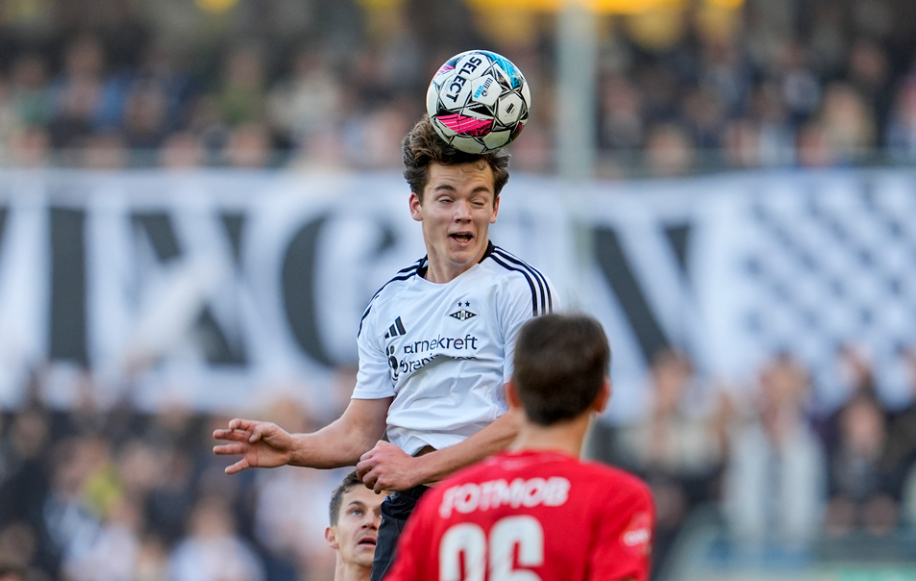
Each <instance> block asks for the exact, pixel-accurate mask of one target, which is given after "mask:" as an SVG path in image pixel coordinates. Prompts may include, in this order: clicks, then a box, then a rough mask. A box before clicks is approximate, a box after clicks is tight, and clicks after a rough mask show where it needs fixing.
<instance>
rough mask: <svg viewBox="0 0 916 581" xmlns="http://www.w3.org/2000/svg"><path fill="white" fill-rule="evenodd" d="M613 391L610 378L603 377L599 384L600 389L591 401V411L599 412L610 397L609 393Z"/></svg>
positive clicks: (605, 405)
mask: <svg viewBox="0 0 916 581" xmlns="http://www.w3.org/2000/svg"><path fill="white" fill-rule="evenodd" d="M613 392H614V387H613V385H612V384H611V378H610V377H605V378H604V383H602V384H601V390H600V391H599V392H598V395H596V396H595V401H594V402H592V411H593V412H595V413H597V414H600V413H601V412H603V411H604V408H606V407H607V403H608V401H610V399H611V394H612V393H613Z"/></svg>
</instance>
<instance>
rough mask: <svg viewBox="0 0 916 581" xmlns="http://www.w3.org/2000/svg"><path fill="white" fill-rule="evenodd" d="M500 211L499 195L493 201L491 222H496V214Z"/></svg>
mask: <svg viewBox="0 0 916 581" xmlns="http://www.w3.org/2000/svg"><path fill="white" fill-rule="evenodd" d="M498 213H499V196H496V199H495V200H494V201H493V215H492V216H490V224H496V215H497V214H498Z"/></svg>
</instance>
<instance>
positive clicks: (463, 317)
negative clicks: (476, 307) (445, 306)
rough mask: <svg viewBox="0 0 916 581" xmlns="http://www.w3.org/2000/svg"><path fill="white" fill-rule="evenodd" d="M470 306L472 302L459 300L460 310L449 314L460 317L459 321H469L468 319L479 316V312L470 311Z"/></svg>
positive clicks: (456, 317)
mask: <svg viewBox="0 0 916 581" xmlns="http://www.w3.org/2000/svg"><path fill="white" fill-rule="evenodd" d="M470 306H471V303H470V302H468V301H458V310H457V311H455V312H454V313H449V315H448V316H449V317H453V318H455V319H458V320H459V321H467V320H468V319H471V318H474V317H476V316H477V313H475V312H473V311H469V310H468V309H467V307H470ZM462 307H464V308H462Z"/></svg>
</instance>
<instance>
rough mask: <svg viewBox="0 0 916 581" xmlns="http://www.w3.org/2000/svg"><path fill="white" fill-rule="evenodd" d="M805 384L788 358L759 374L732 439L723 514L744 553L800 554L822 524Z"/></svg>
mask: <svg viewBox="0 0 916 581" xmlns="http://www.w3.org/2000/svg"><path fill="white" fill-rule="evenodd" d="M808 389H809V378H808V374H807V372H806V370H805V368H804V367H803V366H802V365H801V363H800V362H798V361H797V360H796V359H795V358H794V357H792V356H791V355H790V354H787V353H781V354H778V355H776V356H775V357H774V358H773V359H772V360H770V361H769V362H767V364H766V365H765V367H764V368H763V370H762V371H761V374H760V383H759V386H758V389H757V391H756V393H754V394H753V396H754V402H753V405H754V409H753V411H752V414H751V417H750V418H749V419H748V420H749V421H747V422H746V423H745V424H744V425H743V426H741V427H740V428H738V430H737V433H736V434H735V435H734V437H733V444H732V448H731V455H730V457H729V460H728V463H727V465H726V469H725V470H726V471H725V480H724V486H723V499H722V500H723V508H724V512H725V515H726V519H727V521H728V524H729V526H730V527H731V530H732V531H733V533H734V535H735V536H736V538H738V539H740V540H741V541H742V542H743V543H747V545H748V546H749V547H752V548H760V547H772V548H774V549H776V550H795V551H804V550H806V548H807V547H808V544H809V543H810V542H811V541H812V540H813V538H814V535H815V534H816V532H817V530H818V529H819V527H820V526H821V524H822V522H823V510H824V502H825V500H826V494H827V470H826V454H825V452H824V449H823V446H822V444H821V442H820V440H819V439H818V438H817V437H816V435H815V433H814V431H813V430H812V429H811V427H810V426H809V425H808V419H807V417H806V412H805V408H804V406H805V402H806V398H807V396H808Z"/></svg>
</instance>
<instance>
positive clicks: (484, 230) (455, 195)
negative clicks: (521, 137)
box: [410, 161, 499, 283]
mask: <svg viewBox="0 0 916 581" xmlns="http://www.w3.org/2000/svg"><path fill="white" fill-rule="evenodd" d="M493 181H494V180H493V169H492V168H491V167H490V166H489V165H488V164H487V163H485V162H482V161H481V162H479V163H466V164H461V165H442V164H438V163H432V164H430V166H429V181H428V182H427V184H426V189H425V190H424V191H423V201H422V202H420V198H419V197H418V196H417V195H416V194H411V196H410V214H411V216H413V219H414V220H417V221H418V222H422V223H423V240H424V241H425V242H426V251H427V253H428V254H429V271H428V273H427V278H428V279H429V280H431V281H432V282H438V283H443V282H448V281H450V280H452V279H454V278H455V277H456V276H458V275H459V274H461V273H462V272H464V271H465V270H467V269H469V268H470V267H472V266H474V264H476V263H477V262H479V261H480V259H481V258H482V257H483V254H484V252H485V251H486V249H487V242H488V241H489V228H490V224H494V223H495V222H496V214H497V212H498V211H499V199H498V198H497V197H496V192H495V190H494V186H493Z"/></svg>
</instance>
